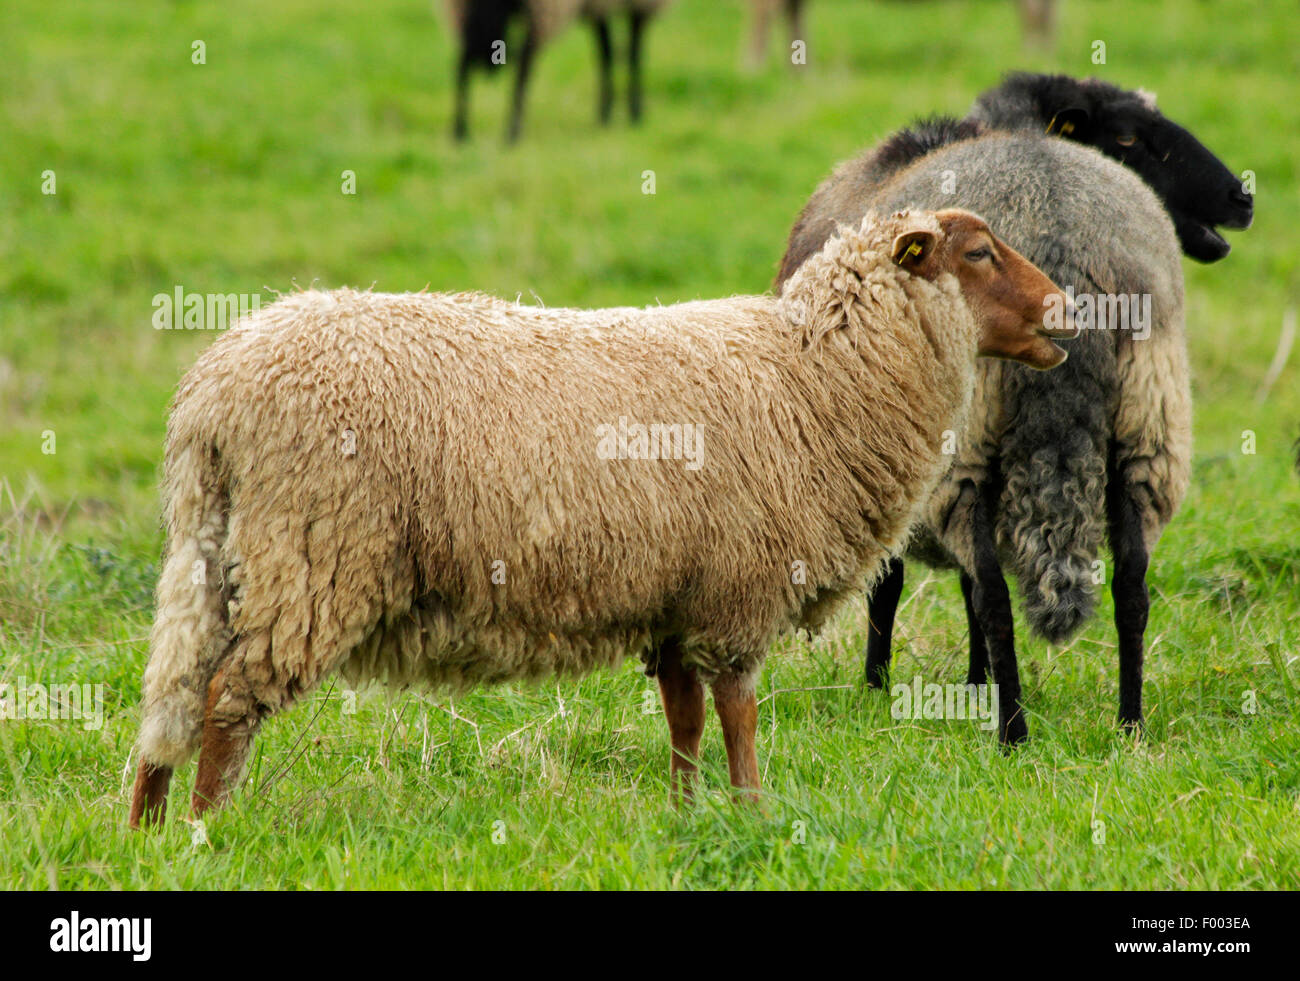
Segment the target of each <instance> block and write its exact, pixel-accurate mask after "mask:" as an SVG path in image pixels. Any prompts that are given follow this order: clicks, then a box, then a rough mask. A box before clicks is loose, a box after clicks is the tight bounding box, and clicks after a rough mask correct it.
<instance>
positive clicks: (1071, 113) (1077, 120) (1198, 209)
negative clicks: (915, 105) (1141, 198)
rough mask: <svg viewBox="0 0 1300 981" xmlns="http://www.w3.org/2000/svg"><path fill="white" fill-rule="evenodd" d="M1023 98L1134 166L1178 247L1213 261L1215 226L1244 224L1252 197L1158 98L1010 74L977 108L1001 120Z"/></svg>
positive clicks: (1222, 246) (1066, 131)
mask: <svg viewBox="0 0 1300 981" xmlns="http://www.w3.org/2000/svg"><path fill="white" fill-rule="evenodd" d="M1026 99H1028V100H1029V101H1030V102H1031V104H1033V105H1034V106H1035V107H1036V109H1037V113H1038V115H1039V117H1040V119H1041V120H1043V121H1044V125H1045V129H1046V131H1047V132H1048V133H1050V134H1052V135H1055V136H1061V137H1065V138H1067V139H1071V140H1075V141H1077V142H1079V143H1084V144H1087V145H1088V146H1091V147H1093V148H1095V149H1097V150H1100V151H1101V152H1102V153H1104V154H1106V155H1107V156H1108V157H1112V158H1114V159H1115V160H1118V161H1119V162H1120V163H1122V164H1124V165H1125V166H1126V167H1128V168H1130V169H1132V170H1134V171H1136V172H1137V174H1138V175H1139V176H1141V178H1142V179H1143V180H1144V181H1146V182H1147V184H1149V185H1150V186H1151V189H1152V190H1154V191H1155V192H1156V194H1158V195H1159V196H1160V198H1161V199H1162V200H1163V201H1164V203H1165V208H1166V210H1167V211H1168V212H1169V216H1170V217H1171V218H1172V219H1173V222H1174V229H1175V231H1176V232H1177V233H1178V240H1179V242H1180V244H1181V245H1182V249H1183V251H1184V252H1185V253H1186V254H1187V255H1189V256H1190V257H1191V258H1193V259H1196V260H1198V261H1200V262H1216V261H1217V260H1219V259H1222V258H1223V257H1224V256H1226V255H1227V254H1228V252H1229V251H1230V249H1231V246H1229V245H1228V243H1227V242H1226V241H1224V239H1223V236H1221V235H1220V234H1219V233H1218V232H1217V231H1216V230H1215V226H1217V225H1222V226H1224V227H1226V228H1248V227H1249V226H1250V223H1251V221H1252V219H1253V218H1254V211H1255V205H1254V198H1253V197H1252V196H1251V195H1250V194H1248V193H1246V191H1245V189H1244V188H1243V186H1242V181H1241V178H1239V177H1238V176H1237V175H1235V174H1233V173H1232V172H1231V171H1230V170H1228V168H1227V167H1225V166H1224V165H1223V163H1222V162H1221V161H1220V160H1219V158H1218V157H1216V156H1215V155H1214V154H1213V153H1211V152H1210V151H1209V150H1208V149H1206V147H1205V146H1204V145H1202V144H1201V142H1200V141H1199V140H1197V139H1196V137H1194V136H1193V135H1192V134H1191V133H1189V132H1188V131H1187V130H1185V129H1183V127H1181V126H1179V125H1178V124H1177V123H1174V122H1171V121H1170V120H1168V119H1166V118H1165V117H1164V115H1162V114H1161V112H1160V111H1159V110H1158V109H1157V108H1156V105H1155V98H1154V96H1151V95H1149V94H1147V93H1144V92H1129V91H1126V90H1124V89H1121V88H1118V87H1116V86H1114V85H1110V84H1108V83H1106V82H1102V81H1099V80H1097V79H1076V78H1070V77H1068V76H1066V75H1031V74H1013V75H1011V76H1010V77H1009V78H1008V79H1007V80H1006V82H1004V83H1003V84H1002V85H1001V86H999V87H998V88H996V89H993V90H992V91H990V92H986V93H985V94H984V95H982V96H981V97H980V98H979V100H978V102H977V103H976V110H977V111H982V112H983V113H984V114H985V115H987V116H988V117H989V119H990V121H991V122H992V123H993V124H994V125H997V124H998V122H999V119H998V115H999V108H1000V104H1002V105H1006V106H1007V111H1015V110H1014V109H1012V107H1013V106H1015V105H1016V104H1017V103H1020V104H1021V105H1023V102H1024V100H1026Z"/></svg>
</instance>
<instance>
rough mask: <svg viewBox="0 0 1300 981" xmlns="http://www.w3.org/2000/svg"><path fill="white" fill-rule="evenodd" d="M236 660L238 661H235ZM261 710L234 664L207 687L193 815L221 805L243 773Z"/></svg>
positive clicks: (191, 803)
mask: <svg viewBox="0 0 1300 981" xmlns="http://www.w3.org/2000/svg"><path fill="white" fill-rule="evenodd" d="M236 663H238V662H236ZM261 720H262V713H261V711H260V709H259V708H258V707H257V706H256V704H255V702H254V701H253V699H252V697H251V695H250V694H249V693H248V691H247V684H246V683H245V682H244V681H243V679H242V678H240V677H239V675H238V669H237V667H235V665H228V666H227V667H225V668H223V669H222V670H221V671H219V672H218V673H217V676H216V677H215V678H213V679H212V684H211V685H210V686H209V687H208V701H207V707H206V709H205V711H204V716H203V743H202V746H201V748H200V750H199V771H198V776H197V777H196V778H195V781H194V796H193V798H192V799H191V802H190V809H191V811H192V813H193V815H194V816H195V817H198V816H199V815H201V814H203V812H204V811H207V810H208V809H209V808H214V807H221V806H222V805H224V804H225V803H226V801H227V800H228V799H229V798H230V793H231V791H232V790H233V789H234V788H235V785H236V784H237V783H238V782H239V779H240V777H241V776H242V775H243V771H244V763H245V762H246V761H247V759H248V751H249V750H250V749H251V748H252V745H253V736H254V735H255V734H256V733H257V729H258V727H259V726H260V725H261Z"/></svg>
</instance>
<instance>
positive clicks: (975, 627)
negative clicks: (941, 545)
mask: <svg viewBox="0 0 1300 981" xmlns="http://www.w3.org/2000/svg"><path fill="white" fill-rule="evenodd" d="M961 598H962V602H963V603H964V604H965V605H966V630H967V635H968V636H969V637H970V666H969V668H968V669H967V671H966V684H968V685H976V686H979V685H983V684H986V683H987V682H988V678H989V645H988V641H987V640H985V639H984V631H983V630H982V629H980V620H979V617H978V616H976V615H975V580H974V579H972V578H971V577H970V573H968V572H963V573H962V574H961Z"/></svg>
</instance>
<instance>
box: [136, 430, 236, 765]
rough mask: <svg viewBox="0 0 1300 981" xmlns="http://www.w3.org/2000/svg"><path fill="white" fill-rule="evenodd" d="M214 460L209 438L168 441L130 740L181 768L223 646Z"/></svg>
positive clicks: (222, 528)
mask: <svg viewBox="0 0 1300 981" xmlns="http://www.w3.org/2000/svg"><path fill="white" fill-rule="evenodd" d="M177 444H179V445H177ZM217 462H218V458H217V454H216V451H215V449H214V447H212V445H211V443H210V442H204V441H196V440H189V441H187V440H178V441H174V442H173V444H172V445H169V447H168V453H167V461H166V479H165V488H166V490H165V496H166V521H167V551H166V556H165V559H164V562H163V568H162V574H161V576H160V577H159V579H158V590H157V611H156V614H155V617H154V624H153V631H152V633H151V634H150V637H149V665H148V667H147V668H146V669H145V673H144V702H143V718H142V721H141V726H140V736H139V739H138V740H137V743H136V745H137V748H138V749H139V752H140V757H141V759H142V760H143V761H145V762H148V763H152V764H154V765H155V766H171V767H179V766H181V765H183V764H184V763H185V762H186V760H188V759H189V758H190V756H191V755H192V754H193V753H194V751H195V750H196V749H197V748H198V745H199V741H200V739H201V736H202V731H203V716H204V710H205V707H206V701H207V689H208V684H209V682H210V681H211V680H212V676H213V675H214V674H215V673H216V669H217V667H218V664H219V662H220V659H221V657H222V655H223V654H224V652H225V651H226V650H227V649H228V645H229V629H228V625H227V604H228V602H229V600H230V590H229V587H228V586H227V584H226V582H225V578H226V576H225V572H226V569H225V566H224V563H223V560H222V550H223V545H224V544H225V540H226V521H227V513H228V511H229V499H228V495H227V493H226V492H225V490H224V488H223V487H222V485H221V481H220V479H219V477H218V472H217Z"/></svg>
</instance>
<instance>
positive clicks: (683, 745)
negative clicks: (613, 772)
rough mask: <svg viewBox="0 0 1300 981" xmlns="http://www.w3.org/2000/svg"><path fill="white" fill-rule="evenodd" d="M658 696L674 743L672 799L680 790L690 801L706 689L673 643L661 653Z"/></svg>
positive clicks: (701, 728) (702, 728)
mask: <svg viewBox="0 0 1300 981" xmlns="http://www.w3.org/2000/svg"><path fill="white" fill-rule="evenodd" d="M658 662H659V667H658V669H657V671H656V674H657V676H658V678H659V695H660V698H661V699H662V701H663V705H664V716H665V718H667V720H668V734H669V738H670V740H671V741H672V750H671V751H670V754H669V755H670V757H671V772H672V778H671V779H672V796H673V801H674V802H676V801H677V799H678V797H677V792H678V788H679V786H680V789H681V796H682V798H683V799H685V800H687V801H689V800H690V799H691V798H692V797H693V796H694V795H695V774H696V771H697V769H698V766H697V760H698V759H699V756H700V737H701V736H702V735H703V733H704V685H702V684H701V683H700V679H699V678H697V677H696V676H695V672H694V671H692V670H691V669H689V668H687V667H685V666H684V665H683V664H682V652H681V647H680V646H679V645H678V644H677V643H676V642H675V641H670V642H669V643H667V644H665V645H664V648H663V650H662V651H660V653H659V658H658Z"/></svg>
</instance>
